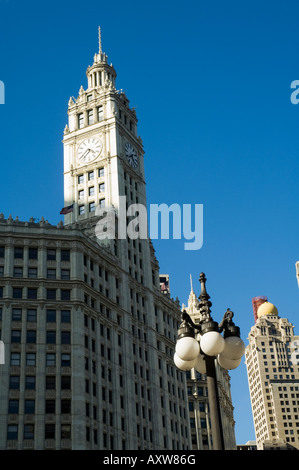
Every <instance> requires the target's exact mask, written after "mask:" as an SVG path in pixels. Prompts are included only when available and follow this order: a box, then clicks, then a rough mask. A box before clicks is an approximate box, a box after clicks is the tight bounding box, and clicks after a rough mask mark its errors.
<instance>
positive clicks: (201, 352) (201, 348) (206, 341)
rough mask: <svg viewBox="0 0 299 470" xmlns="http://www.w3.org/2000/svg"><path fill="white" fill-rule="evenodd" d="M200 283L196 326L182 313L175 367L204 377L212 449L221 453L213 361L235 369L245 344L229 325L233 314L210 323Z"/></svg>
mask: <svg viewBox="0 0 299 470" xmlns="http://www.w3.org/2000/svg"><path fill="white" fill-rule="evenodd" d="M199 281H200V284H201V293H200V296H199V312H200V320H199V322H198V323H196V324H195V323H193V321H192V320H191V318H190V316H189V315H188V313H187V312H186V311H185V310H184V311H183V312H182V314H181V324H180V327H179V329H178V338H177V343H176V348H175V355H174V363H175V365H176V366H177V368H178V369H180V370H191V369H193V368H195V369H196V370H197V371H198V372H201V373H206V375H207V387H208V398H209V406H210V418H211V425H212V435H213V448H214V449H215V450H224V437H223V429H222V423H221V413H220V403H219V395H218V386H217V377H216V368H215V360H216V359H217V361H218V363H219V364H220V366H221V367H223V368H225V369H228V370H232V369H236V368H237V367H238V366H239V365H240V363H241V359H242V356H243V355H244V352H245V344H244V342H243V340H242V339H241V338H240V328H239V327H238V326H236V325H235V324H234V322H233V321H232V318H233V316H234V314H233V312H232V311H231V310H230V309H227V310H226V312H225V314H224V316H223V319H222V321H221V322H220V323H219V324H218V323H217V322H216V321H214V320H213V319H212V317H211V309H210V307H211V306H212V302H211V301H210V300H209V299H210V296H209V294H208V293H207V291H206V277H205V275H204V273H201V274H200V277H199ZM221 333H223V336H222V335H221Z"/></svg>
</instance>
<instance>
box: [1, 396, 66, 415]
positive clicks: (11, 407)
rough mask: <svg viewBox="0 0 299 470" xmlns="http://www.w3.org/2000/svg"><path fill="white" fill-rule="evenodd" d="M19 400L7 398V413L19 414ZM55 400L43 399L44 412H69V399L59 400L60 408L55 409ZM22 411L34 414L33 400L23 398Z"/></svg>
mask: <svg viewBox="0 0 299 470" xmlns="http://www.w3.org/2000/svg"><path fill="white" fill-rule="evenodd" d="M19 402H20V400H14V399H12V400H9V401H8V414H19V409H20V406H19V405H20V403H19ZM56 408H57V406H56V400H45V414H53V413H56V412H60V413H61V414H69V413H71V400H69V399H62V400H61V401H60V410H57V409H56ZM24 413H25V414H34V413H35V400H32V399H28V400H27V399H26V400H24Z"/></svg>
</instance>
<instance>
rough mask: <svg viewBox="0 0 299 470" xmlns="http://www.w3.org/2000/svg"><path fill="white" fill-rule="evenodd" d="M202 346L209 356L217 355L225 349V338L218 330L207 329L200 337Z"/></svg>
mask: <svg viewBox="0 0 299 470" xmlns="http://www.w3.org/2000/svg"><path fill="white" fill-rule="evenodd" d="M200 348H201V350H202V352H203V353H205V354H207V355H208V356H217V354H220V353H222V351H223V349H224V338H223V337H222V336H221V334H220V333H218V331H207V332H206V333H204V334H203V335H202V337H201V339H200Z"/></svg>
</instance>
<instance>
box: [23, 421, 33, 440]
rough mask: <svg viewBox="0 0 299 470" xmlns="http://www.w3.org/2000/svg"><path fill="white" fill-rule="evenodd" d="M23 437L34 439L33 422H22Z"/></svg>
mask: <svg viewBox="0 0 299 470" xmlns="http://www.w3.org/2000/svg"><path fill="white" fill-rule="evenodd" d="M24 439H34V424H24Z"/></svg>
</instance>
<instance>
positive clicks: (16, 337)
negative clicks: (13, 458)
mask: <svg viewBox="0 0 299 470" xmlns="http://www.w3.org/2000/svg"><path fill="white" fill-rule="evenodd" d="M11 342H12V343H20V342H21V330H12V332H11Z"/></svg>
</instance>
